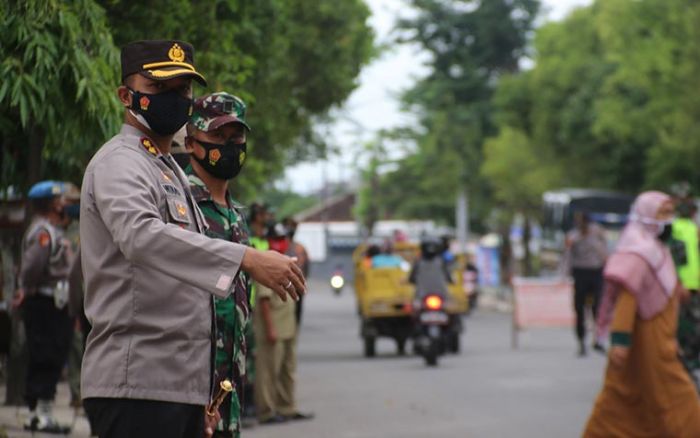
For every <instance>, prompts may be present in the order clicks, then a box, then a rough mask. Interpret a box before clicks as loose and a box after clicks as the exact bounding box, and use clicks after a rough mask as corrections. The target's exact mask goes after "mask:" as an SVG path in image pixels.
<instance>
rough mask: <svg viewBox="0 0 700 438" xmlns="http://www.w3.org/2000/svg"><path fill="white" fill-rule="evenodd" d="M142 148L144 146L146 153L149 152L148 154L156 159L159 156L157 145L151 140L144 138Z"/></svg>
mask: <svg viewBox="0 0 700 438" xmlns="http://www.w3.org/2000/svg"><path fill="white" fill-rule="evenodd" d="M141 146H143V148H144V149H146V151H148V153H149V154H151V155H153V156H154V157H157V156H158V149H156V147H155V145H154V144H153V141H151V139H150V138H148V137H142V138H141Z"/></svg>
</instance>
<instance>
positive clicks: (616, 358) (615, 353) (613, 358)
mask: <svg viewBox="0 0 700 438" xmlns="http://www.w3.org/2000/svg"><path fill="white" fill-rule="evenodd" d="M629 355H630V349H629V347H623V346H621V345H613V346H612V347H611V348H610V353H609V354H608V357H609V358H610V363H612V364H613V365H615V366H616V367H623V366H624V365H625V364H626V363H627V358H628V357H629Z"/></svg>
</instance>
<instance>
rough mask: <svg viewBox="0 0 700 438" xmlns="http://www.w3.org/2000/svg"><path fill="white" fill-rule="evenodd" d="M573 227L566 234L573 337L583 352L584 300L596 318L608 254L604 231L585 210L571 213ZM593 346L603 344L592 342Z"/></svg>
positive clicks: (597, 346) (583, 353)
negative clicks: (571, 294) (571, 280)
mask: <svg viewBox="0 0 700 438" xmlns="http://www.w3.org/2000/svg"><path fill="white" fill-rule="evenodd" d="M574 222H575V225H576V228H575V229H574V230H572V231H570V232H569V234H568V235H567V238H566V247H567V251H568V254H567V255H568V260H569V262H570V264H571V274H572V276H573V277H574V309H575V310H576V337H577V339H578V354H579V356H585V355H586V304H589V303H590V306H591V312H592V314H593V318H594V319H595V318H596V316H597V315H598V303H599V301H600V295H601V293H602V291H603V267H604V266H605V260H606V259H607V257H608V245H607V242H606V240H605V233H604V231H603V229H602V227H600V226H599V225H598V224H596V223H593V222H591V220H590V217H589V216H588V214H587V213H583V212H577V213H576V214H575V215H574ZM593 348H595V349H601V348H602V347H601V346H600V345H599V344H598V343H597V342H595V340H594V344H593Z"/></svg>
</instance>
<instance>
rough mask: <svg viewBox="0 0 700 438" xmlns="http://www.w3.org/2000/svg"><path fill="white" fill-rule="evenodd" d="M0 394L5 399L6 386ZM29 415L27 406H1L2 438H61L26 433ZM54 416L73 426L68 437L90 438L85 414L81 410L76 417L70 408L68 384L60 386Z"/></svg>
mask: <svg viewBox="0 0 700 438" xmlns="http://www.w3.org/2000/svg"><path fill="white" fill-rule="evenodd" d="M0 394H2V395H3V397H4V394H5V385H0ZM28 413H29V411H28V410H27V408H26V407H25V406H21V407H20V406H5V405H0V438H5V437H8V438H30V437H33V438H50V437H54V438H55V437H57V436H61V435H55V434H46V433H35V434H33V435H32V434H31V433H30V432H26V431H24V428H23V425H24V421H25V420H26V418H27V415H28ZM54 414H55V416H56V419H57V420H58V421H59V422H60V423H61V424H66V425H73V432H72V433H71V434H70V435H67V436H71V437H76V438H88V437H89V436H90V431H89V426H88V422H87V419H86V418H85V413H84V412H83V411H82V409H81V410H80V411H79V412H78V414H77V416H76V412H75V409H73V408H71V407H70V392H69V391H68V384H67V383H66V382H61V383H60V384H59V385H58V394H57V395H56V406H55V407H54ZM3 433H5V434H6V435H4V434H3Z"/></svg>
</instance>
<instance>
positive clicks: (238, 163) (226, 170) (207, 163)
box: [193, 139, 246, 180]
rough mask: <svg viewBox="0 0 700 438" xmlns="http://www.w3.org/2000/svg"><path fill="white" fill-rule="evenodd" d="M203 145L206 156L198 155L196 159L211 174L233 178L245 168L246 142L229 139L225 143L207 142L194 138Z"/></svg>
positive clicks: (222, 177)
mask: <svg viewBox="0 0 700 438" xmlns="http://www.w3.org/2000/svg"><path fill="white" fill-rule="evenodd" d="M194 141H196V142H197V143H199V144H200V145H202V147H203V148H204V150H205V151H206V153H205V154H204V158H202V159H199V158H197V156H196V155H193V156H194V159H195V160H197V162H198V163H199V164H200V165H201V166H202V167H203V168H204V170H206V171H207V172H208V173H209V174H210V175H211V176H213V177H214V178H218V179H226V180H228V179H232V178H235V177H236V175H238V174H239V173H240V171H241V169H242V168H243V163H245V157H246V144H245V143H234V142H232V141H228V142H226V143H225V144H217V143H207V142H205V141H201V140H197V139H194Z"/></svg>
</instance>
